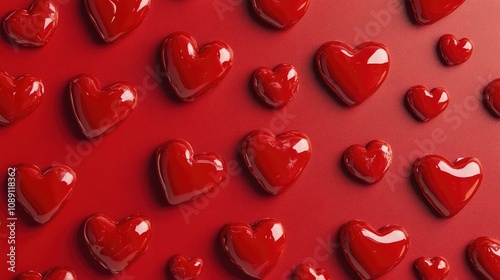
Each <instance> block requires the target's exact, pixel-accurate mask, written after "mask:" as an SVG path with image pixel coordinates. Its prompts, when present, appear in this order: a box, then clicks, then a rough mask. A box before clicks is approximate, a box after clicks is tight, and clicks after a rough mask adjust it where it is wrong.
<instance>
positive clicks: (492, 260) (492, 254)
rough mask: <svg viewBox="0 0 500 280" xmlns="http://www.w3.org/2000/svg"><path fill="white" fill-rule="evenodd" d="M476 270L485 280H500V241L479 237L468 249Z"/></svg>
mask: <svg viewBox="0 0 500 280" xmlns="http://www.w3.org/2000/svg"><path fill="white" fill-rule="evenodd" d="M467 253H468V255H469V259H470V261H471V262H472V265H473V266H474V268H475V269H476V270H477V271H478V272H479V273H480V274H481V275H482V276H483V277H484V278H485V279H492V280H493V279H500V241H499V240H497V239H495V238H491V237H485V236H483V237H479V238H477V239H476V240H474V241H472V242H471V243H470V244H469V247H468V248H467Z"/></svg>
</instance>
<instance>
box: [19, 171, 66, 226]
mask: <svg viewBox="0 0 500 280" xmlns="http://www.w3.org/2000/svg"><path fill="white" fill-rule="evenodd" d="M15 168H16V196H17V201H18V202H19V203H20V204H21V206H22V207H23V208H24V209H25V210H26V212H28V214H30V215H31V217H33V219H34V220H35V221H37V222H38V223H40V224H44V223H46V222H48V221H50V220H51V219H52V218H53V217H54V216H55V215H56V214H57V213H59V211H61V209H62V207H63V206H64V205H65V204H66V202H67V201H68V199H69V198H70V197H71V194H72V193H73V188H74V186H75V182H76V174H75V172H73V170H71V168H69V167H67V166H64V165H52V166H51V167H50V168H47V169H45V170H44V171H43V172H42V170H40V168H39V167H38V166H36V165H33V164H27V163H22V164H19V165H17V166H16V167H15Z"/></svg>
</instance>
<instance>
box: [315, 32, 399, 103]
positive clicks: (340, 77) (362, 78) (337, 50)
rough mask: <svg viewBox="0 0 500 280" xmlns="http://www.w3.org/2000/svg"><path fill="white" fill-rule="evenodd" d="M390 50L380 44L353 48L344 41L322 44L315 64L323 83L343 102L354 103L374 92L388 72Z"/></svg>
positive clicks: (373, 43) (368, 43) (371, 43)
mask: <svg viewBox="0 0 500 280" xmlns="http://www.w3.org/2000/svg"><path fill="white" fill-rule="evenodd" d="M389 64H390V59H389V52H388V51H387V48H386V47H385V46H384V45H382V44H379V43H375V42H366V43H363V44H361V45H359V46H358V47H356V48H355V49H353V48H351V47H350V46H349V45H347V44H345V43H343V42H336V41H333V42H328V43H325V44H324V45H323V46H321V48H320V49H319V50H318V52H317V53H316V65H317V67H318V69H319V72H320V74H321V77H322V78H323V80H324V81H325V83H326V84H327V85H328V86H329V87H330V88H331V89H332V90H333V92H335V93H336V94H337V95H338V97H339V98H340V99H342V101H344V102H345V103H346V104H347V105H349V106H356V105H359V104H361V103H362V102H363V101H365V100H366V99H367V98H368V97H370V96H371V95H373V94H374V93H375V92H376V91H377V90H378V89H379V88H380V86H381V85H382V83H383V82H384V81H385V78H386V77H387V74H388V73H389Z"/></svg>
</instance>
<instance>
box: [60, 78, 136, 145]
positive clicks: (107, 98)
mask: <svg viewBox="0 0 500 280" xmlns="http://www.w3.org/2000/svg"><path fill="white" fill-rule="evenodd" d="M70 99H71V105H72V107H73V113H74V115H75V117H76V120H77V122H78V125H79V127H80V129H81V131H82V133H83V134H84V135H85V136H86V137H87V138H96V137H99V136H102V135H104V134H107V133H110V132H111V131H112V130H113V129H114V128H115V127H116V126H117V125H119V124H120V123H121V122H123V121H124V120H125V119H126V118H127V117H128V116H129V115H130V113H131V112H132V111H133V110H134V108H135V106H136V105H137V91H136V90H135V88H134V87H133V86H132V85H131V84H129V83H124V82H121V83H116V84H113V85H110V86H107V87H105V88H102V89H101V84H100V83H99V81H98V80H97V78H95V77H94V76H89V75H80V76H78V77H76V78H74V79H73V80H72V81H71V83H70Z"/></svg>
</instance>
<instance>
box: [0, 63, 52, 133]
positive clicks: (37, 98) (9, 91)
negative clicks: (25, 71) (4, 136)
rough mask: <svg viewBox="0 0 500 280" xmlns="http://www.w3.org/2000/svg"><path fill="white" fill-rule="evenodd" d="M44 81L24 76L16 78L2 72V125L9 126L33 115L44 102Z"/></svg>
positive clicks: (0, 113)
mask: <svg viewBox="0 0 500 280" xmlns="http://www.w3.org/2000/svg"><path fill="white" fill-rule="evenodd" d="M43 94H44V86H43V83H42V80H41V79H39V78H37V77H34V76H31V75H24V76H21V77H19V78H14V77H12V76H11V75H9V74H8V73H6V72H0V124H2V125H8V124H11V123H14V122H16V121H17V120H20V119H22V118H24V117H26V116H28V115H29V114H31V113H32V112H33V111H35V109H36V108H37V107H38V105H40V102H42V99H43Z"/></svg>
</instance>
